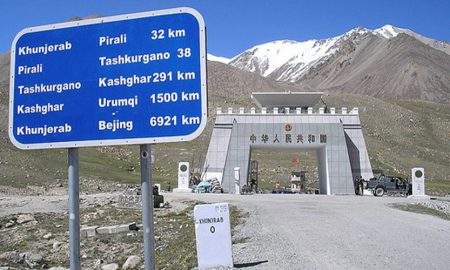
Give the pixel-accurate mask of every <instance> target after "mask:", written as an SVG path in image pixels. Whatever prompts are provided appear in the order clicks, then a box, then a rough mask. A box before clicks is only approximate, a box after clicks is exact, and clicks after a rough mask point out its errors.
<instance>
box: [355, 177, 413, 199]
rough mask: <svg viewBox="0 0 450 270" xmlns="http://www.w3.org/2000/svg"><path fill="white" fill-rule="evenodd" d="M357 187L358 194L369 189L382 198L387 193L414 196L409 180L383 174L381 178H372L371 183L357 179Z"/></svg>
mask: <svg viewBox="0 0 450 270" xmlns="http://www.w3.org/2000/svg"><path fill="white" fill-rule="evenodd" d="M356 186H357V187H358V191H357V193H358V192H360V191H362V189H367V190H370V191H371V192H372V193H373V195H375V196H377V197H382V196H383V195H384V194H386V193H391V194H397V195H405V196H407V195H411V194H412V192H411V191H412V185H411V183H409V182H408V179H404V178H402V177H399V176H387V175H384V174H381V175H380V176H379V177H374V178H371V179H370V180H369V181H366V180H364V179H357V180H356V182H355V187H356Z"/></svg>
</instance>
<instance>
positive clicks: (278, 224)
mask: <svg viewBox="0 0 450 270" xmlns="http://www.w3.org/2000/svg"><path fill="white" fill-rule="evenodd" d="M166 197H167V199H169V200H185V199H196V200H201V201H205V202H223V201H226V202H229V203H230V204H232V205H236V206H238V207H239V208H241V209H243V210H244V211H247V212H249V217H248V218H247V220H246V222H245V224H243V225H241V226H239V227H238V231H239V232H238V234H239V235H238V238H239V237H250V238H249V239H248V240H247V241H246V242H245V243H242V244H235V245H233V257H234V263H235V266H236V268H240V269H450V222H449V221H447V220H443V219H439V218H436V217H433V216H429V215H422V214H416V213H411V212H405V211H401V210H397V209H394V208H391V207H389V204H391V203H398V202H400V203H405V202H413V201H411V200H410V199H406V198H392V197H383V198H376V197H356V196H314V195H272V194H270V195H249V196H236V195H213V194H203V195H195V194H167V196H166Z"/></svg>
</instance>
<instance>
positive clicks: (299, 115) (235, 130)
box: [203, 92, 373, 195]
mask: <svg viewBox="0 0 450 270" xmlns="http://www.w3.org/2000/svg"><path fill="white" fill-rule="evenodd" d="M322 94H323V93H317V92H312V93H311V92H285V93H278V92H276V93H274V92H259V93H253V94H252V99H253V101H254V102H255V103H256V104H257V105H258V107H259V108H260V109H261V110H260V112H258V113H257V112H256V109H255V108H251V110H250V112H247V113H246V112H245V110H244V108H240V109H239V111H238V112H233V109H232V108H228V111H227V112H226V113H223V112H222V110H221V108H218V109H217V116H216V121H215V124H214V129H213V133H212V136H211V141H210V144H209V148H208V152H207V155H206V159H205V164H204V174H203V178H204V179H209V178H212V177H217V178H218V179H219V181H220V182H221V185H222V188H223V190H224V192H229V193H234V192H235V172H234V169H235V168H236V167H239V168H240V179H239V186H240V187H242V186H243V185H246V184H247V179H248V174H249V167H250V157H251V151H252V150H256V149H264V150H273V151H283V150H293V149H294V150H297V149H298V150H299V151H301V150H315V151H316V152H317V159H318V163H317V164H318V171H319V185H320V193H321V194H328V195H332V194H335V195H350V194H353V195H354V194H355V189H354V184H353V179H354V178H355V177H357V176H362V177H363V178H364V179H370V178H372V177H373V172H372V166H371V164H370V160H369V156H368V153H367V148H366V144H365V141H364V137H363V133H362V130H361V122H360V119H359V115H358V109H357V108H353V109H352V110H351V111H349V112H348V111H347V108H342V109H341V111H340V113H338V112H337V111H336V109H335V108H330V109H329V110H328V108H327V107H322V108H319V112H318V113H314V111H313V108H312V106H314V105H315V104H317V103H318V102H319V101H320V100H321V96H322Z"/></svg>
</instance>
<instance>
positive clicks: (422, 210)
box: [392, 203, 450, 220]
mask: <svg viewBox="0 0 450 270" xmlns="http://www.w3.org/2000/svg"><path fill="white" fill-rule="evenodd" d="M392 207H394V208H397V209H400V210H403V211H408V212H413V213H418V214H425V215H430V216H434V217H439V218H442V219H445V220H450V215H447V214H445V213H443V212H440V211H438V210H434V209H431V208H428V207H425V206H423V205H420V204H401V203H397V204H393V205H392Z"/></svg>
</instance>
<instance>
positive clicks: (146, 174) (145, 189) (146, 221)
mask: <svg viewBox="0 0 450 270" xmlns="http://www.w3.org/2000/svg"><path fill="white" fill-rule="evenodd" d="M151 154H152V150H151V145H150V144H141V145H140V157H141V158H140V159H141V190H142V224H143V226H144V262H145V270H154V269H155V236H154V231H153V187H152V185H153V184H152V160H151Z"/></svg>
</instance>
